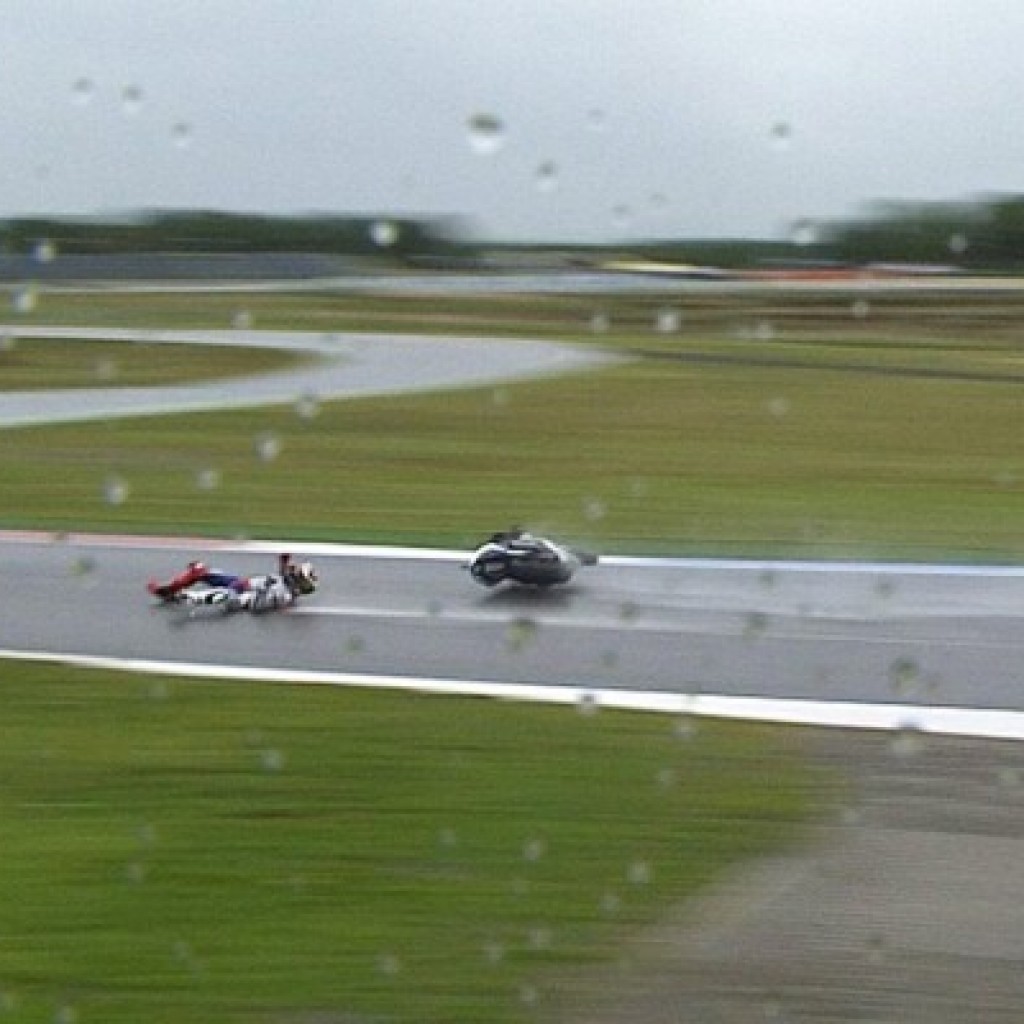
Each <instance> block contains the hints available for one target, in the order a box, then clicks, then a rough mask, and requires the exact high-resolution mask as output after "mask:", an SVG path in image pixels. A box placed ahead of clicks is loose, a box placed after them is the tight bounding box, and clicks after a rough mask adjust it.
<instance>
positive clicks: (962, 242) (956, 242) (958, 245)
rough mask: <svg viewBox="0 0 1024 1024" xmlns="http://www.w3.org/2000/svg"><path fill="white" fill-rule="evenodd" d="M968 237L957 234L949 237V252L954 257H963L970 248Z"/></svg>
mask: <svg viewBox="0 0 1024 1024" xmlns="http://www.w3.org/2000/svg"><path fill="white" fill-rule="evenodd" d="M968 245H969V243H968V241H967V236H966V235H964V234H961V233H960V232H957V233H955V234H953V235H950V237H949V251H950V252H951V253H952V254H953V255H954V256H963V254H964V253H965V252H967V248H968Z"/></svg>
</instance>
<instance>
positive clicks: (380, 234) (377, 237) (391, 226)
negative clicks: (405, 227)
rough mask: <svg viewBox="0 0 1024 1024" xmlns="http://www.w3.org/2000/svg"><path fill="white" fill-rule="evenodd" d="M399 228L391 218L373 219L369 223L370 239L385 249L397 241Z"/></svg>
mask: <svg viewBox="0 0 1024 1024" xmlns="http://www.w3.org/2000/svg"><path fill="white" fill-rule="evenodd" d="M399 234H400V229H399V227H398V225H397V224H396V223H395V222H394V221H392V220H375V221H374V222H373V223H372V224H371V225H370V241H372V242H373V244H374V245H377V246H380V247H381V248H382V249H386V248H387V247H388V246H390V245H394V244H395V243H396V242H397V241H398V237H399Z"/></svg>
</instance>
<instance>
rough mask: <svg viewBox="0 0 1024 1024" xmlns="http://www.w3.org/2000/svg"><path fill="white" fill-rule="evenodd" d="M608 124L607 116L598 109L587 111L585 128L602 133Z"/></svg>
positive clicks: (593, 108)
mask: <svg viewBox="0 0 1024 1024" xmlns="http://www.w3.org/2000/svg"><path fill="white" fill-rule="evenodd" d="M607 124H608V115H607V114H605V112H604V111H603V110H602V109H601V108H600V107H592V108H591V109H590V110H588V111H587V127H588V128H590V130H591V131H595V132H600V131H604V129H605V128H606V127H607Z"/></svg>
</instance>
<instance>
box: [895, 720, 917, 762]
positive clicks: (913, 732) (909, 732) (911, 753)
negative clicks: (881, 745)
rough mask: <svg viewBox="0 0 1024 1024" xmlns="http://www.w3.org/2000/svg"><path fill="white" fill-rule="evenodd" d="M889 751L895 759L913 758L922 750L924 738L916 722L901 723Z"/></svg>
mask: <svg viewBox="0 0 1024 1024" xmlns="http://www.w3.org/2000/svg"><path fill="white" fill-rule="evenodd" d="M890 749H891V750H892V752H893V754H895V755H896V756H897V757H915V756H916V755H917V754H920V753H921V751H922V750H923V749H924V737H923V736H922V734H921V729H920V727H919V726H918V724H917V722H902V723H901V724H900V726H899V728H898V729H897V730H896V732H895V733H894V735H893V738H892V742H891V744H890Z"/></svg>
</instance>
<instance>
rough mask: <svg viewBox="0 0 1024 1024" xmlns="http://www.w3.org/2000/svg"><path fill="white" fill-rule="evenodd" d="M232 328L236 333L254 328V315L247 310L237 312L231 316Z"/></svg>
mask: <svg viewBox="0 0 1024 1024" xmlns="http://www.w3.org/2000/svg"><path fill="white" fill-rule="evenodd" d="M231 326H232V327H233V328H234V329H235V330H236V331H247V330H249V328H250V327H252V313H250V312H249V310H247V309H239V310H236V311H235V312H234V313H233V314H232V315H231Z"/></svg>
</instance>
